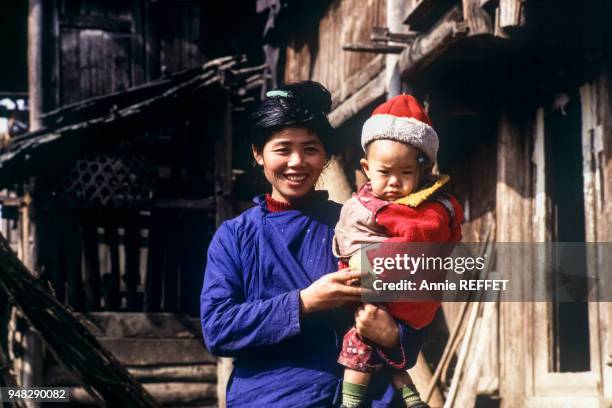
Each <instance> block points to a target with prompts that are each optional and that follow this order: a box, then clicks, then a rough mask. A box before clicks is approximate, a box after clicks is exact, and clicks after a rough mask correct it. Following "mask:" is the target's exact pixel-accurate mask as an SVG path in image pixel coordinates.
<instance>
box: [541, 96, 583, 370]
mask: <svg viewBox="0 0 612 408" xmlns="http://www.w3.org/2000/svg"><path fill="white" fill-rule="evenodd" d="M567 96H568V97H569V102H568V103H567V104H566V105H565V106H563V107H562V108H559V109H555V110H553V111H552V112H550V113H549V114H548V115H547V116H546V121H545V129H546V133H545V139H546V152H547V166H546V168H547V172H546V173H547V174H546V180H547V190H548V192H549V194H550V204H551V207H550V209H551V212H552V214H551V215H552V217H551V220H552V239H553V241H557V242H584V241H585V213H584V191H583V168H582V167H583V165H582V142H581V133H582V113H581V104H580V96H579V94H578V91H577V90H574V91H572V92H569V93H567ZM574 247H575V246H574ZM569 252H570V251H565V252H558V253H556V254H553V256H555V257H556V259H555V260H554V261H555V264H556V265H572V266H571V268H572V270H571V271H565V272H567V273H571V275H573V276H576V275H582V274H584V276H586V265H587V262H586V253H585V251H584V250H583V251H580V250H578V251H576V250H572V251H571V254H570V253H569ZM569 257H571V259H570V258H569ZM561 269H563V268H559V271H557V272H560V273H561V274H562V273H563V272H564V271H563V270H561ZM553 276H554V278H553V279H560V275H559V274H558V273H555V274H554V275H553ZM558 283H559V282H558V281H556V282H553V287H557V288H558V287H559V285H558ZM558 296H559V293H557V301H556V302H554V304H553V316H552V319H553V322H552V323H553V325H552V333H551V334H552V339H551V340H552V342H551V344H552V359H551V367H550V369H551V371H554V372H575V371H589V370H590V347H589V315H588V303H586V302H583V301H581V302H578V301H575V302H563V301H559V298H558ZM565 300H567V299H565Z"/></svg>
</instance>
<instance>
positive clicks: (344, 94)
mask: <svg viewBox="0 0 612 408" xmlns="http://www.w3.org/2000/svg"><path fill="white" fill-rule="evenodd" d="M384 68H385V60H384V57H383V56H382V55H377V56H376V57H374V58H372V61H370V62H369V63H368V65H366V66H365V68H363V69H360V70H359V71H357V72H356V73H355V74H353V75H351V76H350V77H349V78H348V79H347V80H346V81H344V82H343V83H342V84H341V85H340V88H339V89H336V90H335V91H334V92H333V94H332V111H333V110H335V109H336V108H337V107H338V106H339V105H340V104H341V103H342V102H344V101H345V100H346V99H347V98H348V97H350V96H352V95H353V94H354V93H355V92H357V91H359V90H360V89H361V88H363V87H364V86H366V85H367V84H368V83H369V82H370V81H371V80H372V79H373V78H376V76H378V74H380V73H381V72H382V71H383V70H384Z"/></svg>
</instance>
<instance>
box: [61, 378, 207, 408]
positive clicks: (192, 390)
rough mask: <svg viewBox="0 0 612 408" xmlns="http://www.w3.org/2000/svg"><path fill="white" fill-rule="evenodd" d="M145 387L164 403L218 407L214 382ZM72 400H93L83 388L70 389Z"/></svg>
mask: <svg viewBox="0 0 612 408" xmlns="http://www.w3.org/2000/svg"><path fill="white" fill-rule="evenodd" d="M144 388H145V389H146V390H147V391H148V392H149V393H150V394H151V395H152V396H153V398H154V399H155V400H156V401H157V402H158V403H159V404H162V405H169V406H174V407H176V406H194V405H196V406H199V407H203V408H213V407H216V404H214V402H215V399H216V398H215V397H216V395H215V390H216V386H215V385H214V384H199V383H163V384H144ZM70 400H71V402H74V403H77V404H91V403H93V400H92V399H91V398H90V397H89V395H87V393H86V392H85V391H84V390H83V389H82V388H72V389H71V390H70Z"/></svg>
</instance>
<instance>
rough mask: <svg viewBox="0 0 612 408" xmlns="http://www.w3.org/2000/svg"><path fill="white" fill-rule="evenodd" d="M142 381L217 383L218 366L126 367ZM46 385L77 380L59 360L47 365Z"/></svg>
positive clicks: (55, 385)
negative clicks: (58, 362)
mask: <svg viewBox="0 0 612 408" xmlns="http://www.w3.org/2000/svg"><path fill="white" fill-rule="evenodd" d="M126 368H127V370H128V372H129V373H130V374H131V375H132V376H133V377H134V378H135V379H137V380H138V381H139V382H140V383H155V382H158V383H159V382H189V383H192V382H196V383H204V382H210V383H216V381H217V367H216V366H215V365H214V364H196V365H161V366H152V367H129V366H128V367H126ZM44 384H45V386H47V387H66V386H73V385H75V384H77V382H76V380H75V379H74V378H73V377H72V376H71V375H70V373H69V372H68V371H66V370H65V369H64V368H63V367H62V366H60V365H59V364H57V362H54V363H51V362H48V363H47V365H46V366H45V382H44Z"/></svg>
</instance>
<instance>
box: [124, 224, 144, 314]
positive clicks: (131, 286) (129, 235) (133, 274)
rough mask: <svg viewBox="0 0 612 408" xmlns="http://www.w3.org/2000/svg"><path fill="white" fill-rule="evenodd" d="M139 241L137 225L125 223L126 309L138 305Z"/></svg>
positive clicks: (131, 308) (134, 307) (133, 308)
mask: <svg viewBox="0 0 612 408" xmlns="http://www.w3.org/2000/svg"><path fill="white" fill-rule="evenodd" d="M130 224H131V223H130ZM140 241H141V239H140V228H139V226H138V225H134V224H131V225H127V226H126V227H125V236H124V248H125V285H126V288H127V308H128V310H136V308H137V306H138V294H137V289H138V285H140Z"/></svg>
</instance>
